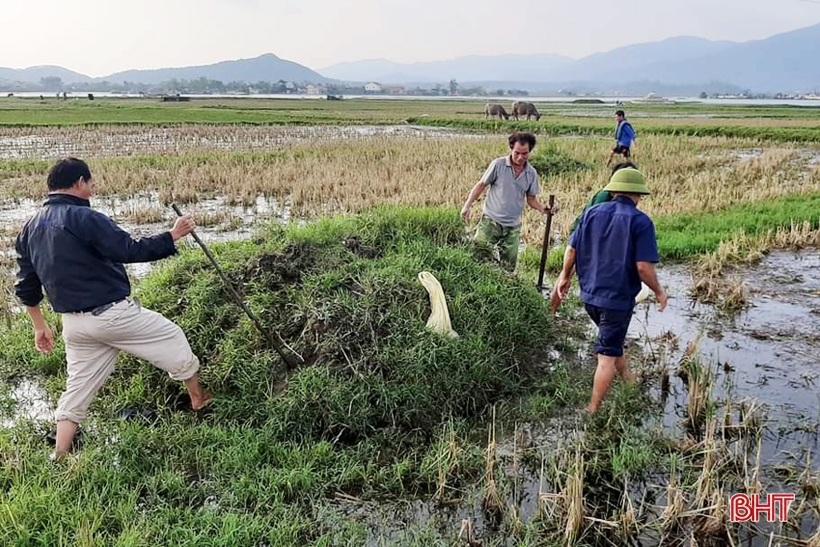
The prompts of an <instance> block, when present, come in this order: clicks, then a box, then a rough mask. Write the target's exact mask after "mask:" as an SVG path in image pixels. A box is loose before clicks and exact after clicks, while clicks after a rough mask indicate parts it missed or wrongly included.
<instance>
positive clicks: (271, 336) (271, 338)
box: [171, 203, 304, 369]
mask: <svg viewBox="0 0 820 547" xmlns="http://www.w3.org/2000/svg"><path fill="white" fill-rule="evenodd" d="M171 208H172V209H173V210H174V212H175V213H176V214H177V216H180V217H181V216H182V211H180V210H179V207H177V205H176V203H172V204H171ZM191 235H192V236H194V240H195V241H196V242H197V243H198V244H199V246H200V247H201V248H202V251H203V252H204V253H205V256H207V257H208V260H210V261H211V264H213V267H214V268H215V269H216V271H217V273H218V274H219V277H221V278H222V282H223V283H225V287H226V288H227V289H228V294H230V295H231V297H232V298H233V301H234V302H236V304H237V305H239V307H240V308H242V311H244V312H245V315H247V316H248V319H250V320H251V322H252V323H253V324H254V326H255V327H256V330H258V331H259V332H260V333H261V334H262V336H264V337H265V338H266V339H267V341H268V342H269V343H270V345H271V346H272V347H273V349H274V350H276V353H278V354H279V357H281V358H282V360H283V361H284V362H285V364H286V365H287V367H288V369H291V368H293V367H295V366H296V363H295V362H294V361H293V359H291V358H290V357H288V356H287V355H285V352H284V351H283V350H282V346H286V345H287V344H285V342H284V341H282V339H281V338H279V335H278V334H276V333H271V332H268V331H267V330H265V328H264V327H263V326H262V323H261V321H259V318H257V317H256V315H255V314H254V313H253V312H252V311H251V309H250V308H249V307H248V305H247V304H246V303H245V301H244V300H243V299H242V297H241V296H239V293H238V292H237V291H236V289H235V288H234V286H233V284H232V283H231V282H230V280H229V279H228V276H227V274H225V270H223V269H222V268H221V267H220V266H219V263H218V262H217V261H216V258H214V255H212V254H211V251H210V250H209V249H208V247H206V246H205V243H203V242H202V240H201V239H199V236H198V235H197V234H196V232H193V231H192V232H191ZM291 351H293V350H292V349H291ZM293 353H294V355H296V356H297V357H299V359H300V360H301V361H302V362H304V359H302V357H301V356H300V355H299V354H297V353H296V352H295V351H293Z"/></svg>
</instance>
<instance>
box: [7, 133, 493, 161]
mask: <svg viewBox="0 0 820 547" xmlns="http://www.w3.org/2000/svg"><path fill="white" fill-rule="evenodd" d="M453 136H460V137H467V135H463V134H461V133H456V132H455V131H453V130H449V129H442V128H434V127H420V126H411V125H384V126H380V125H345V126H329V125H323V126H303V127H302V126H277V125H260V126H253V125H169V126H141V125H121V126H117V125H114V126H105V127H70V126H68V127H41V128H0V160H11V159H17V160H19V159H29V160H47V159H55V158H60V157H64V156H77V157H81V158H86V157H97V158H101V157H120V156H134V155H146V154H181V153H186V152H198V151H199V152H264V151H270V150H272V149H276V148H281V147H283V146H288V145H295V144H300V143H305V142H322V141H330V140H340V139H346V140H350V139H365V138H373V137H392V138H395V137H409V138H419V139H426V138H452V137H453ZM470 137H472V138H484V137H481V136H479V135H470Z"/></svg>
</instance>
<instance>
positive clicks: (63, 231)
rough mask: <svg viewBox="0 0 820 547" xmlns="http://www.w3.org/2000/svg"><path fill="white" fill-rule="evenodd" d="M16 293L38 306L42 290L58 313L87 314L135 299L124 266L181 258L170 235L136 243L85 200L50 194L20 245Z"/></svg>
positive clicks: (166, 233)
mask: <svg viewBox="0 0 820 547" xmlns="http://www.w3.org/2000/svg"><path fill="white" fill-rule="evenodd" d="M15 247H16V250H17V264H18V266H19V272H18V274H17V282H16V283H15V286H14V288H15V292H16V294H17V297H18V298H19V299H20V301H21V302H22V303H23V304H24V305H26V306H32V307H33V306H37V305H38V304H40V301H42V299H43V289H45V292H46V294H47V295H48V299H49V302H51V307H52V308H53V309H54V311H56V312H58V313H71V312H78V311H86V310H89V309H93V308H95V307H97V306H101V305H103V304H108V303H110V302H116V301H118V300H122V299H124V298H126V297H128V296H129V295H130V294H131V284H130V283H129V281H128V275H127V274H126V272H125V268H124V267H123V263H129V262H153V261H154V260H160V259H162V258H165V257H167V256H171V255H173V254H175V253H176V252H177V250H176V247H175V246H174V240H173V238H172V237H171V234H170V232H165V233H162V234H160V235H157V236H153V237H144V238H142V239H133V238H132V237H131V236H130V235H129V234H128V232H126V231H124V230H122V229H121V228H120V227H119V226H117V225H116V224H114V221H113V220H111V219H110V218H108V217H107V216H105V215H104V214H102V213H100V212H97V211H95V210H93V209H92V208H91V206H90V203H89V202H88V200H86V199H82V198H78V197H75V196H71V195H68V194H50V195H49V196H48V199H47V200H46V202H45V203H44V204H43V207H42V209H40V211H39V212H38V213H37V214H36V215H34V217H32V218H31V220H29V221H28V222H27V223H26V225H25V227H23V230H22V231H21V232H20V235H18V236H17V242H16V244H15Z"/></svg>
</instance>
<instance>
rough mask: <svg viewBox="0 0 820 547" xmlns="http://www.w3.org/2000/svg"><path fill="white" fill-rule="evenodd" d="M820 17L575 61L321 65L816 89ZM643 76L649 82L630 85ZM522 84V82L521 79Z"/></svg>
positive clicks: (386, 71)
mask: <svg viewBox="0 0 820 547" xmlns="http://www.w3.org/2000/svg"><path fill="white" fill-rule="evenodd" d="M817 52H820V24H818V25H814V26H812V27H807V28H804V29H799V30H795V31H791V32H786V33H783V34H778V35H776V36H772V37H770V38H766V39H764V40H755V41H751V42H743V43H737V42H726V41H711V40H705V39H703V38H695V37H689V36H681V37H676V38H669V39H667V40H663V41H660V42H651V43H645V44H635V45H630V46H626V47H621V48H617V49H614V50H612V51H608V52H604V53H596V54H594V55H590V56H588V57H584V58H582V59H578V60H571V59H568V58H565V57H559V56H554V55H504V56H498V57H460V58H457V59H451V60H448V61H439V62H425V63H393V62H391V61H388V60H385V59H376V60H369V61H358V62H353V63H341V64H337V65H333V66H330V67H327V68H325V69H322V70H320V71H319V72H320V73H322V74H324V75H325V76H331V77H334V78H337V79H340V80H346V81H357V82H362V81H377V82H381V83H393V84H397V83H406V82H436V83H442V84H445V83H446V82H447V81H449V80H450V78H456V79H457V80H458V81H459V82H460V83H462V84H475V83H478V82H510V81H513V82H524V85H525V87H523V88H524V89H539V88H543V87H544V86H543V85H538V84H554V85H558V86H559V87H560V86H561V85H568V84H566V82H571V83H572V84H573V85H576V86H579V85H580V84H583V86H584V87H588V88H593V89H624V88H625V87H626V86H627V84H630V85H629V87H630V89H632V90H636V91H638V92H645V91H648V90H650V89H651V88H650V87H648V86H649V85H652V84H650V82H653V83H654V85H663V86H670V87H673V88H675V87H677V88H681V87H682V88H686V89H689V88H692V89H697V88H698V87H704V89H705V90H706V89H707V88H709V87H710V86H709V84H710V83H712V84H714V83H719V82H723V83H726V84H727V89H728V87H734V88H740V89H742V88H749V89H751V90H753V91H756V92H765V91H804V92H807V91H812V90H814V89H815V88H820V62H818V61H817V54H818V53H817ZM640 82H646V84H647V87H642V86H641V85H635V84H636V83H640ZM519 85H521V84H519Z"/></svg>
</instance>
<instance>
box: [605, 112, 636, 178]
mask: <svg viewBox="0 0 820 547" xmlns="http://www.w3.org/2000/svg"><path fill="white" fill-rule="evenodd" d="M615 121H616V122H618V125H616V126H615V148H613V149H612V152H610V153H609V159H608V160H606V166H607V167H609V164H611V163H612V158H614V157H615V155H616V154H617V155H621V156H623V157H624V159H626V160H628V159H629V158H631V157H632V153H631V152H630V150H631V148H632V143H634V142H635V140H636V139H635V129H634V128H633V127H632V124H631V123H629V122H628V121H627V120H626V114H625V113H624V111H623V110H618V111H617V112H615Z"/></svg>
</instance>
